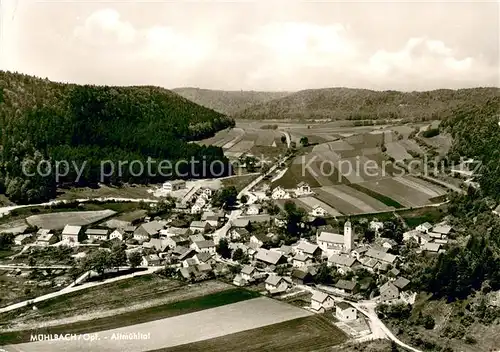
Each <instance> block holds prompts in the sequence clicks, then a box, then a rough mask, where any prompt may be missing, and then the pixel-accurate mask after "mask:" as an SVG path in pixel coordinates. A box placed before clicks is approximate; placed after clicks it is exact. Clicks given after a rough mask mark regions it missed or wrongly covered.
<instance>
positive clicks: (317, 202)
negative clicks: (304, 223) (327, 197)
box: [298, 197, 342, 216]
mask: <svg viewBox="0 0 500 352" xmlns="http://www.w3.org/2000/svg"><path fill="white" fill-rule="evenodd" d="M298 199H299V200H300V201H301V202H302V203H305V204H306V205H307V206H309V207H310V208H314V207H315V206H316V205H319V206H320V207H322V208H323V209H325V210H326V211H327V212H328V214H330V215H333V216H342V214H341V213H340V212H339V211H338V210H337V209H335V208H332V207H331V206H329V205H328V204H326V203H325V202H322V201H321V200H319V199H317V198H314V197H301V198H298Z"/></svg>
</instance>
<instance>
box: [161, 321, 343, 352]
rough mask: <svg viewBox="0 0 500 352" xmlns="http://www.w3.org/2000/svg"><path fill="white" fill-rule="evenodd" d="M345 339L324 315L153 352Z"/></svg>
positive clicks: (320, 344)
mask: <svg viewBox="0 0 500 352" xmlns="http://www.w3.org/2000/svg"><path fill="white" fill-rule="evenodd" d="M345 340H346V336H345V335H344V333H343V332H342V331H340V330H339V329H337V327H335V326H334V325H333V324H332V323H331V321H330V320H329V319H328V317H327V316H326V314H322V315H314V316H311V317H305V318H298V319H294V320H289V321H286V322H283V323H278V324H273V325H268V326H265V327H261V328H258V329H252V330H247V331H242V332H239V333H236V334H231V335H226V336H223V337H218V338H215V339H210V340H205V341H201V342H195V343H190V344H186V345H181V346H176V347H172V348H166V349H160V350H157V351H155V352H191V351H192V352H198V351H199V352H205V351H207V352H216V351H217V352H219V351H220V352H233V351H242V352H251V351H252V352H253V351H255V352H257V351H278V352H279V351H283V352H288V351H294V352H295V351H296V352H301V351H304V352H308V351H316V350H320V349H324V348H329V347H331V346H335V345H338V344H340V343H342V342H344V341H345Z"/></svg>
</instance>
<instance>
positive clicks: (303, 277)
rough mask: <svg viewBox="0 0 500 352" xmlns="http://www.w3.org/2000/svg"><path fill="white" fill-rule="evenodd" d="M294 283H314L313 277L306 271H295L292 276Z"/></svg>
mask: <svg viewBox="0 0 500 352" xmlns="http://www.w3.org/2000/svg"><path fill="white" fill-rule="evenodd" d="M291 279H292V282H293V283H294V284H296V285H307V284H308V283H310V282H312V281H313V276H312V274H311V273H310V272H309V270H306V269H304V268H303V269H294V270H292V275H291Z"/></svg>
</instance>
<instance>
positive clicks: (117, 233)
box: [109, 229, 127, 241]
mask: <svg viewBox="0 0 500 352" xmlns="http://www.w3.org/2000/svg"><path fill="white" fill-rule="evenodd" d="M126 236H127V235H126V233H125V231H124V230H123V229H116V230H114V231H113V232H111V234H110V235H109V239H110V240H114V239H117V240H119V241H123V240H124V239H125V237H126Z"/></svg>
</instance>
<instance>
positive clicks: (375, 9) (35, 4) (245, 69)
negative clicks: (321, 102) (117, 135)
mask: <svg viewBox="0 0 500 352" xmlns="http://www.w3.org/2000/svg"><path fill="white" fill-rule="evenodd" d="M0 25H1V27H0V29H1V32H0V69H2V70H10V71H18V72H22V73H27V74H32V75H36V76H39V77H43V78H45V77H47V78H49V79H51V80H55V81H61V82H73V83H81V84H84V83H88V84H106V85H156V86H161V87H165V88H175V87H200V88H208V89H223V90H267V91H297V90H301V89H311V88H324V87H351V88H368V89H376V90H387V89H394V90H404V91H412V90H431V89H438V88H452V89H456V88H468V87H477V86H497V87H498V86H499V85H500V84H499V83H500V81H499V80H500V75H499V72H500V69H499V67H500V57H499V44H500V42H499V4H498V2H496V1H490V2H479V1H474V2H445V1H436V2H431V1H418V2H416V1H414V2H402V1H390V2H374V1H364V2H356V1H351V2H340V1H338V2H328V1H316V2H313V1H295V0H288V1H280V0H262V1H260V0H257V1H245V2H244V1H232V2H230V1H225V2H222V1H202V0H199V1H182V0H177V1H176V0H173V1H172V0H170V1H158V0H156V1H155V0H150V1H142V2H141V1H128V0H122V1H113V0H108V1H99V0H45V1H44V0H0Z"/></svg>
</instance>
